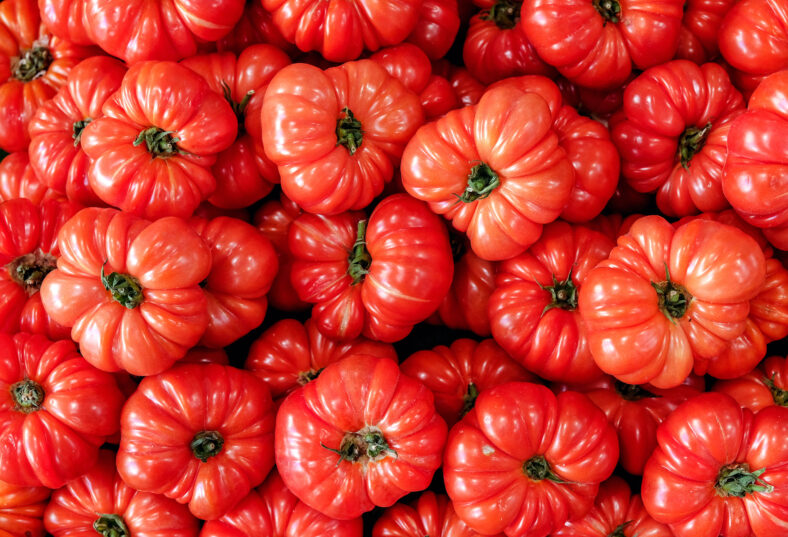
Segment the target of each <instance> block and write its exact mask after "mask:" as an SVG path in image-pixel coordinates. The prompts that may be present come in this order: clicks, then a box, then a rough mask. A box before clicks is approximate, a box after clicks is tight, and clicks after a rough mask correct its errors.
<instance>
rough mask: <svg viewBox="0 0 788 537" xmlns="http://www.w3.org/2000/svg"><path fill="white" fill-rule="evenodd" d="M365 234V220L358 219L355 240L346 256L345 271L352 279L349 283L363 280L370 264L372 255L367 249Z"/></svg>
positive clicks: (354, 283)
mask: <svg viewBox="0 0 788 537" xmlns="http://www.w3.org/2000/svg"><path fill="white" fill-rule="evenodd" d="M366 234H367V221H366V220H360V221H359V223H358V227H357V228H356V242H354V243H353V249H352V250H351V251H350V255H349V256H348V268H347V273H348V275H349V276H350V277H351V278H352V279H353V283H352V284H351V285H356V284H357V283H361V282H363V281H364V278H365V277H366V275H367V274H368V273H369V267H370V266H371V265H372V256H370V255H369V252H368V251H367V243H366Z"/></svg>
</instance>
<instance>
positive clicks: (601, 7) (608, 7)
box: [592, 0, 621, 24]
mask: <svg viewBox="0 0 788 537" xmlns="http://www.w3.org/2000/svg"><path fill="white" fill-rule="evenodd" d="M592 3H593V4H594V8H595V9H596V10H597V11H598V12H599V14H600V15H602V18H603V19H605V22H604V24H607V23H608V22H612V23H614V24H615V23H618V22H620V21H621V5H619V3H618V2H617V1H616V0H593V2H592Z"/></svg>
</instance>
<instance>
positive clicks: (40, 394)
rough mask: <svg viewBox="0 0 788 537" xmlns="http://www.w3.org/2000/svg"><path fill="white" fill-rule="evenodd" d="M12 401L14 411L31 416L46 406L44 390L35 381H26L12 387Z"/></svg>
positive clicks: (16, 383)
mask: <svg viewBox="0 0 788 537" xmlns="http://www.w3.org/2000/svg"><path fill="white" fill-rule="evenodd" d="M10 391H11V399H12V400H13V401H14V410H16V411H17V412H22V413H24V414H30V413H31V412H35V411H36V410H39V409H40V408H41V405H42V404H44V388H42V387H41V385H40V384H39V383H37V382H36V381H34V380H30V379H25V380H20V381H19V382H15V383H14V384H12V385H11V389H10Z"/></svg>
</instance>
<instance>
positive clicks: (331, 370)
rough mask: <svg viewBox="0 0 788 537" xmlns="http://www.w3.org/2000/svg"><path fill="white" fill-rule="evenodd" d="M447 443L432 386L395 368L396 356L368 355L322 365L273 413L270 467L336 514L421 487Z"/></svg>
mask: <svg viewBox="0 0 788 537" xmlns="http://www.w3.org/2000/svg"><path fill="white" fill-rule="evenodd" d="M445 442H446V423H445V422H444V421H443V420H442V419H441V418H440V416H439V415H438V414H437V413H436V412H435V405H434V402H433V397H432V392H430V391H429V390H428V389H427V388H426V387H425V386H424V385H423V384H422V383H421V382H419V381H417V380H415V379H412V378H410V377H407V376H405V375H402V374H400V370H399V367H398V366H397V364H396V362H395V361H393V360H389V359H386V358H376V357H372V356H366V355H353V356H348V357H346V358H344V359H343V360H340V361H339V362H335V363H333V364H330V365H329V366H327V367H326V368H325V369H324V370H323V372H322V373H321V374H320V376H319V377H317V379H316V380H315V381H314V382H310V383H308V384H306V385H305V386H304V387H302V388H299V389H298V390H296V391H294V392H293V393H291V394H290V395H289V396H288V397H287V398H286V399H285V400H284V402H283V403H282V406H280V407H279V413H278V414H277V417H276V467H277V469H278V470H279V473H280V475H281V476H282V480H283V481H284V482H285V485H287V487H288V488H289V489H290V490H291V491H292V492H293V493H294V494H295V495H296V496H298V498H299V499H300V500H301V501H302V502H304V503H306V504H307V505H309V506H310V507H312V508H313V509H316V510H318V511H320V512H321V513H323V514H325V515H327V516H329V517H331V518H337V519H340V520H347V519H351V518H356V517H357V516H359V515H361V514H362V513H364V512H367V511H369V510H371V509H372V508H373V507H374V506H376V505H378V506H381V507H388V506H389V505H392V504H394V502H396V501H397V500H398V499H400V498H401V497H402V496H404V495H405V494H407V493H408V492H413V491H417V490H423V489H425V488H426V487H427V485H429V483H430V481H431V480H432V475H433V473H435V470H437V469H438V467H439V466H440V463H441V454H442V453H443V446H444V444H445Z"/></svg>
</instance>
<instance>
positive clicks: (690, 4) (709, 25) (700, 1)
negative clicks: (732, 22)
mask: <svg viewBox="0 0 788 537" xmlns="http://www.w3.org/2000/svg"><path fill="white" fill-rule="evenodd" d="M734 3H735V0H687V3H686V4H685V6H684V18H683V19H682V20H681V30H680V32H679V48H678V50H676V58H680V59H684V60H690V61H692V62H695V63H697V64H698V65H701V64H704V63H706V62H708V61H711V60H713V59H715V58H716V57H717V56H718V55H719V52H720V51H719V45H718V43H717V41H718V39H717V36H718V35H719V32H720V26H721V25H722V21H723V19H724V18H725V15H726V14H727V13H728V11H729V10H730V9H731V6H733V5H734Z"/></svg>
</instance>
